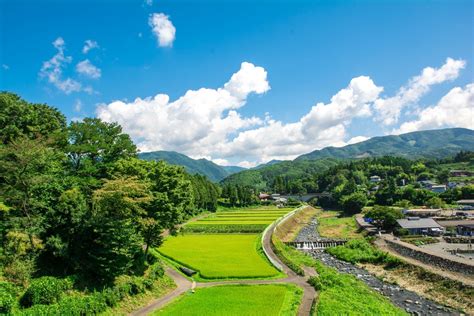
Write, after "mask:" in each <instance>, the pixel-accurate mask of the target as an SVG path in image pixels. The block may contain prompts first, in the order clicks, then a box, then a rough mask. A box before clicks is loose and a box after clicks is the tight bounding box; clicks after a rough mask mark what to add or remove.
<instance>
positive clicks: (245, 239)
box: [158, 234, 279, 279]
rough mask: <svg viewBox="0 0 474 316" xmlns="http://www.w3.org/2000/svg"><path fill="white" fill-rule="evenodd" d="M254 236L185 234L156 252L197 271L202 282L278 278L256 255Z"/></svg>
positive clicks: (258, 242)
mask: <svg viewBox="0 0 474 316" xmlns="http://www.w3.org/2000/svg"><path fill="white" fill-rule="evenodd" d="M259 246H260V235H258V234H186V235H180V236H176V237H169V238H167V239H166V241H165V242H164V243H163V245H162V246H161V247H160V248H159V249H158V251H159V252H160V253H161V254H162V255H164V256H165V257H168V258H170V259H172V260H174V261H176V262H178V263H180V264H182V265H185V266H187V267H189V268H191V269H193V270H196V271H199V276H200V277H202V278H205V279H216V278H267V277H275V276H277V275H279V271H278V270H276V269H275V268H274V267H273V266H272V265H271V264H270V263H269V262H268V261H267V260H266V259H265V258H264V256H263V255H262V254H260V253H259V250H258V248H259Z"/></svg>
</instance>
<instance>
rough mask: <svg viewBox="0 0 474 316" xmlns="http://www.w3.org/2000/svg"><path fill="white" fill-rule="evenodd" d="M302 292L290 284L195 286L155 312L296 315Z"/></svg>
mask: <svg viewBox="0 0 474 316" xmlns="http://www.w3.org/2000/svg"><path fill="white" fill-rule="evenodd" d="M301 297H302V291H301V289H300V288H298V287H296V286H294V285H290V284H278V285H276V284H275V285H273V284H272V285H225V286H214V287H210V288H203V289H197V290H196V292H195V293H194V294H186V295H184V296H183V297H181V298H180V299H179V300H178V301H176V302H174V303H172V304H171V305H169V306H168V307H165V308H164V309H163V310H162V311H158V312H156V313H155V314H154V315H229V316H230V315H236V316H237V315H295V314H296V312H297V309H298V305H299V302H300V301H301Z"/></svg>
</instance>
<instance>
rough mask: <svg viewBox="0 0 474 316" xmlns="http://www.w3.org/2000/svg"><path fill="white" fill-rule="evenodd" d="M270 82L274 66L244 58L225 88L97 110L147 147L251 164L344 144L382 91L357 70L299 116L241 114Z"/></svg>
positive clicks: (246, 165) (141, 100)
mask: <svg viewBox="0 0 474 316" xmlns="http://www.w3.org/2000/svg"><path fill="white" fill-rule="evenodd" d="M268 90H270V85H269V83H268V80H267V72H266V71H265V69H264V68H262V67H257V66H255V65H253V64H251V63H247V62H244V63H242V64H241V67H240V69H239V71H238V72H236V73H234V74H233V75H232V76H231V78H230V79H229V81H228V82H227V83H225V84H224V85H223V86H222V87H221V88H218V89H209V88H201V89H199V90H189V91H187V92H186V93H185V94H184V95H183V96H182V97H180V98H178V99H177V100H175V101H172V102H170V100H169V97H168V96H167V95H165V94H158V95H156V96H155V97H148V98H145V99H141V98H137V99H136V100H135V101H133V102H130V103H126V102H123V101H115V102H112V103H110V104H104V105H101V106H100V107H98V109H97V115H98V117H100V118H101V119H103V120H105V121H109V122H110V121H115V122H118V123H119V124H121V125H122V126H123V127H124V130H125V131H126V132H127V133H129V134H130V135H131V136H132V137H133V138H134V140H135V141H136V142H137V143H138V146H139V148H140V149H141V150H142V151H151V150H159V149H164V150H176V151H179V152H183V153H185V154H187V155H190V156H193V157H206V158H208V159H212V160H213V161H216V162H219V163H221V164H228V163H229V161H230V160H229V159H233V158H235V157H240V159H239V160H240V163H239V165H240V166H244V167H252V166H254V165H255V164H257V163H260V162H266V161H268V160H271V159H281V160H287V159H292V158H295V157H296V156H298V155H300V154H302V153H306V152H308V151H311V150H314V149H317V148H322V147H325V146H328V145H333V146H341V145H345V144H346V143H345V142H344V139H345V138H346V136H347V135H346V127H347V125H348V124H349V123H350V121H351V120H352V119H353V118H354V117H364V116H367V115H369V114H370V108H369V104H370V103H371V102H373V101H375V100H376V99H377V98H378V96H379V94H380V92H381V91H382V88H381V87H378V86H376V85H375V84H374V82H373V81H372V80H371V79H370V78H369V77H365V76H361V77H357V78H354V79H352V80H351V81H350V83H349V85H348V86H347V87H346V88H344V89H342V90H340V91H339V92H338V93H336V94H335V95H334V96H333V97H332V98H331V100H330V102H329V103H327V104H324V103H318V104H316V105H315V106H313V107H312V108H311V110H310V111H309V112H308V113H307V114H306V115H304V116H303V117H302V118H301V119H300V120H299V121H297V122H292V123H283V122H281V121H277V120H274V119H272V118H271V117H270V116H269V115H267V116H266V117H264V118H258V117H242V116H241V115H240V114H239V113H238V112H237V110H238V109H239V108H241V107H242V106H243V105H245V103H246V101H247V99H248V97H249V95H250V94H252V93H255V94H262V93H265V92H267V91H268Z"/></svg>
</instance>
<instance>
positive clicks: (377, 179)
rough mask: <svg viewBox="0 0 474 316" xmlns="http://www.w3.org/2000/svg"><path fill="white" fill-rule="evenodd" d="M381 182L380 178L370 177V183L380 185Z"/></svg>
mask: <svg viewBox="0 0 474 316" xmlns="http://www.w3.org/2000/svg"><path fill="white" fill-rule="evenodd" d="M380 181H382V179H381V178H380V177H379V176H371V177H370V182H372V183H378V182H380Z"/></svg>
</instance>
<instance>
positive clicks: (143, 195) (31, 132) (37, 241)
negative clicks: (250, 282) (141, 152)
mask: <svg viewBox="0 0 474 316" xmlns="http://www.w3.org/2000/svg"><path fill="white" fill-rule="evenodd" d="M136 156H137V148H136V146H135V145H134V144H133V142H132V141H131V139H130V137H129V136H128V135H127V134H125V133H123V132H122V128H121V127H120V126H119V125H117V124H115V123H106V122H102V121H101V120H99V119H94V118H86V119H84V120H83V121H81V122H72V123H70V124H69V125H68V124H67V123H66V119H65V117H64V116H63V115H62V114H61V113H60V112H59V111H58V110H57V109H55V108H52V107H49V106H47V105H39V104H30V103H28V102H26V101H24V100H22V99H21V98H19V97H18V96H16V95H14V94H11V93H1V94H0V219H1V224H0V235H1V244H0V247H1V249H0V264H1V270H2V271H1V273H2V275H3V276H4V277H5V278H7V279H8V280H10V281H12V282H16V283H18V284H21V283H24V282H25V281H26V280H27V279H28V278H29V277H30V276H32V275H44V274H49V275H70V274H76V275H78V276H80V277H81V278H83V279H85V280H88V281H91V280H95V281H98V282H99V283H107V282H111V281H113V280H114V278H115V277H116V276H118V275H121V274H131V273H140V272H141V271H143V264H144V262H145V260H146V256H147V252H148V249H149V247H153V246H158V245H159V244H160V243H161V242H162V238H161V233H162V232H163V230H165V229H169V230H171V231H173V230H174V228H175V227H176V225H177V224H179V223H181V222H182V221H183V220H185V219H186V218H188V217H189V216H191V215H193V214H196V213H197V212H199V211H201V210H204V209H208V210H211V211H212V210H215V209H216V206H217V198H218V196H219V194H220V192H219V188H218V187H216V185H214V184H212V183H211V182H209V181H208V180H207V179H206V178H204V177H201V176H191V175H189V174H187V173H186V172H185V171H184V169H183V168H181V167H177V166H171V165H168V164H166V163H164V162H155V161H143V160H139V159H137V158H136Z"/></svg>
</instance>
